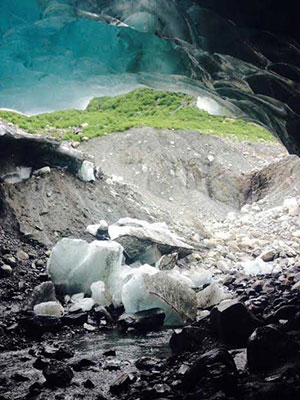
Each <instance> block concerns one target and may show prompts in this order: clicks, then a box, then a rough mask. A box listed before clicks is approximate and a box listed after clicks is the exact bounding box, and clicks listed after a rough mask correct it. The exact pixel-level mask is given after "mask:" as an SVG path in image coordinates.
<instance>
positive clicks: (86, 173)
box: [78, 160, 96, 182]
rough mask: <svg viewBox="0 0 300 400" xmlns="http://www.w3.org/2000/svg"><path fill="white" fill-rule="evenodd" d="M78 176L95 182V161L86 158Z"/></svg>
mask: <svg viewBox="0 0 300 400" xmlns="http://www.w3.org/2000/svg"><path fill="white" fill-rule="evenodd" d="M78 178H79V179H80V180H82V181H83V182H94V181H95V180H96V177H95V165H94V163H92V162H91V161H87V160H84V161H83V163H82V165H81V167H80V169H79V171H78Z"/></svg>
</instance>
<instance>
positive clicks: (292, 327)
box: [283, 312, 300, 332]
mask: <svg viewBox="0 0 300 400" xmlns="http://www.w3.org/2000/svg"><path fill="white" fill-rule="evenodd" d="M283 329H284V331H285V332H290V331H300V312H298V313H297V314H295V315H293V316H292V317H291V318H289V320H288V322H287V323H286V324H285V325H284V328H283Z"/></svg>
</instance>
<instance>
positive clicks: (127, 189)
mask: <svg viewBox="0 0 300 400" xmlns="http://www.w3.org/2000/svg"><path fill="white" fill-rule="evenodd" d="M143 134H148V135H149V134H150V133H149V132H148V133H147V132H146V133H145V132H143ZM132 135H133V136H132ZM139 135H142V133H141V132H137V131H133V133H132V132H129V133H128V137H127V139H126V137H124V139H123V140H124V142H120V143H119V142H118V135H117V134H116V135H115V136H114V139H112V143H111V144H110V143H109V141H108V138H104V139H97V141H96V142H94V143H93V142H91V143H93V144H92V145H91V144H90V143H88V144H85V145H84V146H85V150H88V148H87V147H88V146H90V150H92V149H95V152H96V148H97V147H96V146H98V149H100V148H102V146H103V149H104V150H103V154H101V155H99V159H98V160H97V161H98V164H101V166H102V167H103V169H104V172H105V173H106V174H107V175H108V174H109V175H112V174H114V175H118V176H120V175H121V176H122V177H123V181H122V180H121V179H120V178H114V179H112V178H109V177H105V178H104V179H102V180H100V181H97V182H96V183H91V184H88V183H84V182H80V181H78V180H77V179H76V178H75V177H73V176H72V175H71V174H69V173H68V172H66V171H65V170H61V169H52V170H51V172H50V174H47V175H46V176H33V177H32V178H30V179H29V180H26V181H23V182H20V183H17V184H15V185H8V184H5V183H2V184H1V192H0V193H1V201H0V218H1V226H0V270H1V271H0V272H1V279H0V298H1V322H0V323H1V325H0V332H1V343H0V346H1V347H0V349H1V361H0V364H1V378H0V398H1V399H24V398H27V399H45V398H46V397H47V398H55V399H80V398H85V399H112V398H122V399H130V400H131V399H145V400H148V399H161V400H162V399H195V400H196V399H197V400H198V399H199V400H202V399H203V400H223V399H224V400H225V399H228V400H229V399H230V400H234V399H236V400H237V399H239V400H244V399H245V400H246V399H247V400H248V399H249V400H250V399H251V400H252V399H254V400H260V399H264V400H265V399H270V400H271V399H272V400H275V399H278V400H279V399H280V400H282V399H291V400H296V399H298V398H299V396H300V380H299V377H300V364H299V352H300V250H299V242H300V226H299V222H300V202H299V198H298V197H297V196H298V195H299V193H300V188H299V184H297V182H299V179H298V175H299V172H300V162H299V161H298V159H297V158H295V157H292V156H287V155H286V153H285V151H284V150H283V149H282V147H281V146H280V145H277V144H276V145H271V147H270V148H269V147H266V145H264V144H262V145H259V144H256V145H252V144H241V143H238V142H237V143H234V144H232V143H230V142H228V140H227V139H226V140H225V139H224V140H223V139H215V138H209V139H208V142H209V145H210V146H211V147H210V150H209V152H207V151H206V150H205V151H203V153H201V151H202V150H201V149H202V148H203V146H204V144H203V143H202V142H201V140H204V139H201V140H200V142H198V139H196V137H194V136H193V138H194V139H193V140H195V141H196V142H197V143H198V144H197V146H198V147H197V156H196V150H195V148H194V149H193V150H190V151H191V152H195V155H194V156H193V157H195V162H194V163H193V162H192V157H191V159H190V160H189V161H188V162H187V164H188V165H189V166H188V167H186V166H184V167H183V163H182V159H180V157H179V155H180V154H179V151H178V150H174V152H175V153H174V154H172V152H171V151H170V149H175V148H176V149H178V148H184V146H186V141H187V138H186V136H185V135H187V133H183V134H182V135H183V137H184V139H183V138H182V136H180V135H179V134H178V135H179V138H178V141H180V146H177V144H179V143H175V142H174V143H175V144H174V145H173V144H171V143H170V140H171V139H170V137H169V135H174V133H171V132H167V133H166V135H163V134H162V133H159V132H157V133H156V136H154V137H155V139H154V140H155V141H156V140H160V144H161V146H162V147H161V148H162V149H164V150H163V151H161V150H156V151H161V155H160V157H157V154H156V153H155V152H154V148H153V149H152V151H150V149H149V148H148V149H147V151H145V148H144V146H145V145H147V146H148V144H147V143H144V142H142V143H139V141H138V140H137V136H139ZM112 137H113V136H112ZM147 137H149V136H147ZM172 138H173V136H172ZM126 140H130V141H132V147H130V146H127V145H128V144H126V143H125V141H126ZM145 140H148V139H145ZM173 140H174V138H173ZM175 140H177V139H175ZM182 140H184V143H185V144H184V143H183V142H181V141H182ZM168 143H170V144H171V147H170V146H169V147H166V146H167V144H168ZM192 143H193V145H192V144H190V146H191V148H192V146H196V144H195V142H193V141H192ZM221 144H222V146H224V147H222V149H224V148H225V146H227V147H226V148H227V149H228V152H229V155H228V158H226V151H224V152H222V153H221V152H220V151H219V150H220V146H221ZM109 146H111V150H109ZM117 146H120V149H119V150H117ZM123 146H126V147H128V153H127V155H126V154H124V148H123ZM153 146H154V144H153ZM173 146H174V148H173ZM272 146H273V147H272ZM155 149H157V147H155ZM230 149H234V151H233V150H232V153H231V150H230ZM137 150H138V151H137ZM172 151H173V150H172ZM187 151H189V150H187ZM110 152H114V154H115V155H116V157H115V159H116V160H118V162H116V161H115V162H113V161H112V160H113V159H112V158H111V157H109V158H105V160H103V158H104V157H107V156H104V153H105V154H106V155H107V154H110ZM223 153H224V155H223ZM266 153H267V154H266ZM97 154H98V152H97ZM142 154H145V156H144V157H145V159H146V160H145V159H143V158H141V157H142ZM207 154H209V155H211V157H210V158H209V159H208V158H207ZM220 154H222V157H221V156H220ZM237 154H239V155H240V157H239V158H238V157H237ZM133 156H134V157H137V159H135V161H134V160H133V159H132V157H133ZM124 157H125V158H124ZM182 157H183V155H182ZM233 157H235V158H234V159H233ZM158 159H160V162H158V161H157V160H158ZM99 160H102V162H101V163H100V162H99ZM124 160H125V161H124ZM151 160H152V164H151ZM153 160H156V161H155V163H153ZM163 160H164V161H165V164H164V163H163V162H162V161H163ZM176 160H177V161H176ZM178 160H179V161H178ZM259 161H261V164H260V165H259ZM176 162H177V164H176ZM172 163H173V164H174V168H173V169H174V171H175V172H174V173H175V176H177V178H178V176H179V175H180V176H183V172H184V174H185V176H186V177H188V178H187V181H185V182H186V185H185V184H183V181H182V180H180V181H177V180H176V178H174V181H173V180H172V179H173V178H171V177H172V176H173V174H172V173H171V172H170V171H171V168H170V166H171V164H172ZM221 163H222V167H220V165H221ZM150 164H151V165H152V166H151V168H153V170H155V173H154V172H153V170H150V169H149V168H150V167H149V165H150ZM214 164H215V166H213V165H214ZM229 164H231V167H230V166H229ZM143 166H146V167H144V168H143ZM193 168H196V169H197V171H198V172H197V174H198V175H197V176H202V179H200V178H198V180H197V184H195V182H196V181H195V175H193V182H194V186H192V188H191V181H190V180H189V179H190V175H189V173H190V171H191V169H192V170H194V169H193ZM213 168H215V171H217V172H216V173H217V175H216V178H215V179H216V181H218V180H219V181H221V182H226V185H225V186H223V187H227V188H228V190H227V192H226V190H224V191H223V192H222V189H221V188H219V189H218V191H217V193H219V195H218V196H219V197H218V199H216V197H215V195H214V196H212V195H210V196H206V200H205V202H206V203H205V204H206V206H208V205H210V204H215V208H213V206H212V209H211V213H210V215H209V216H208V217H207V218H205V217H204V215H203V214H202V215H201V218H200V221H199V227H198V225H195V222H194V220H193V222H192V223H190V221H188V223H187V226H185V227H184V218H183V217H184V215H183V216H182V218H179V221H177V220H176V221H175V222H174V224H173V225H172V226H173V227H174V228H176V227H177V228H178V227H179V228H181V229H180V231H181V232H185V233H186V234H187V236H188V237H187V238H188V239H189V240H191V241H192V243H194V245H195V247H196V250H195V251H194V252H193V254H191V255H189V256H187V257H185V258H183V259H180V260H178V261H177V262H176V265H175V270H174V271H179V272H180V273H183V272H184V271H189V270H194V269H195V268H198V269H201V271H202V272H203V274H204V276H206V281H205V282H204V281H203V282H202V285H201V286H198V287H197V288H196V291H197V296H198V306H199V309H198V317H197V320H196V321H194V322H192V323H191V325H189V326H185V327H184V328H180V329H176V330H158V331H156V332H149V333H145V332H143V333H140V332H139V331H136V330H131V329H129V330H128V331H127V332H126V333H124V332H122V325H121V324H120V323H119V322H118V318H119V316H120V314H121V313H122V311H123V310H122V309H113V308H111V307H110V308H108V309H107V310H103V309H102V308H99V307H94V308H93V309H92V310H91V311H89V312H77V313H73V314H67V315H66V316H64V317H63V318H50V319H49V318H37V317H34V316H33V315H32V311H31V305H30V303H31V301H32V296H33V290H34V288H35V287H36V286H37V285H39V284H41V283H43V282H45V281H47V280H48V276H47V274H46V263H47V259H48V257H49V254H50V253H49V250H50V249H51V247H52V245H53V243H55V241H56V240H58V239H59V238H60V237H62V236H65V235H67V236H68V235H69V236H70V235H71V236H76V237H86V236H85V234H84V233H83V232H84V229H85V227H86V225H88V224H89V223H92V222H95V219H100V218H105V219H108V220H109V222H114V219H117V218H119V217H121V216H125V215H128V216H132V217H138V218H141V219H148V220H152V221H153V220H159V219H160V218H162V217H163V216H166V219H167V222H169V221H170V220H169V218H170V216H171V215H179V214H177V212H178V210H179V209H180V207H181V206H182V204H181V203H180V202H179V200H178V199H179V198H180V199H184V200H182V201H184V202H186V204H187V206H188V204H189V203H188V197H189V196H190V195H191V194H192V192H193V196H195V197H193V204H196V199H197V196H196V195H197V193H198V195H199V196H202V197H201V199H203V198H204V194H205V193H206V194H207V193H208V192H207V180H209V179H211V177H212V169H213ZM243 168H244V169H243ZM158 169H159V170H158ZM149 170H150V172H149ZM225 170H226V171H227V172H226V173H228V176H230V177H232V175H231V174H232V173H233V174H234V175H235V176H237V175H239V178H238V179H237V178H236V177H235V179H234V182H236V181H239V182H243V184H242V186H241V185H240V184H239V185H238V186H233V183H232V182H233V180H232V179H230V180H225V181H224V180H222V179H221V178H220V177H221V175H220V171H225ZM143 171H144V172H143ZM167 171H168V172H167ZM176 171H177V172H176ZM199 171H200V172H199ZM238 171H241V172H238ZM136 172H139V173H136ZM158 173H160V174H161V176H163V179H165V181H164V182H165V184H164V185H165V187H166V192H167V194H166V195H165V194H161V188H160V186H159V185H160V184H159V185H156V186H155V185H154V181H155V180H157V174H158ZM167 173H169V175H168V179H167V178H166V174H167ZM141 176H142V178H141ZM135 177H138V180H134V179H135ZM242 177H244V178H245V180H244V178H242ZM179 182H180V183H179ZM245 182H247V184H246V183H245ZM249 182H250V186H249ZM133 184H134V185H135V186H133ZM195 186H196V187H197V190H196V189H195ZM172 187H173V189H172ZM179 187H180V188H181V189H182V190H181V191H182V193H180V190H178V188H179ZM203 187H205V188H206V189H205V190H203ZM232 187H234V190H235V191H236V192H235V193H240V192H239V190H240V188H241V187H244V188H247V190H246V189H245V193H248V194H247V195H246V194H245V197H243V200H241V198H240V200H239V201H240V203H239V202H237V201H236V197H234V199H235V200H234V201H233V203H230V206H228V204H229V203H228V198H231V199H232V196H231V194H230V188H232ZM249 187H250V188H251V190H249ZM139 188H140V189H139ZM175 188H176V190H175ZM190 188H191V189H190ZM152 189H153V190H152ZM150 192H151V196H150V194H149V202H147V201H146V199H147V195H148V193H150ZM224 192H226V193H227V195H226V196H225V197H224V199H225V200H226V201H225V202H224V203H222V201H221V199H220V194H222V193H224ZM199 193H200V194H199ZM209 193H211V192H209ZM48 194H50V195H48ZM181 196H182V197H181ZM238 196H240V194H239V195H238ZM130 197H131V198H132V200H129V198H130ZM170 197H172V199H173V200H170ZM287 199H289V200H287ZM125 200H126V201H125ZM247 201H248V202H249V204H246V202H247ZM239 205H240V206H242V208H241V209H239ZM202 206H203V204H202V205H201V207H202ZM173 207H174V208H173ZM222 208H224V210H222ZM109 210H111V211H109ZM165 210H168V212H166V213H165ZM212 210H217V211H216V213H215V214H214V212H213V211H212ZM46 211H47V212H46ZM190 212H191V215H196V214H197V213H200V211H199V208H197V207H194V206H193V207H191V209H190ZM94 213H95V214H94ZM94 215H96V217H95V216H94ZM110 215H112V217H111V219H109V216H110ZM93 216H94V218H95V219H94V220H93ZM184 273H185V272H184ZM186 276H187V277H188V276H191V275H189V274H188V273H187V274H186ZM224 299H227V300H225V301H224ZM60 300H61V301H62V302H63V301H64V300H63V298H60Z"/></svg>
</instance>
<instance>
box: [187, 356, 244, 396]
mask: <svg viewBox="0 0 300 400" xmlns="http://www.w3.org/2000/svg"><path fill="white" fill-rule="evenodd" d="M203 378H210V379H211V380H212V381H213V382H212V384H213V386H214V388H215V389H216V390H223V391H224V392H225V393H232V392H233V391H234V388H235V386H236V380H237V369H236V365H235V363H234V360H233V358H232V356H231V355H230V354H229V353H228V351H226V350H224V349H214V350H211V351H209V352H207V353H205V354H203V355H201V356H200V357H198V359H197V360H196V361H195V362H194V363H193V364H192V365H191V366H190V367H189V368H188V369H187V371H186V372H185V373H184V375H183V379H182V384H183V387H184V388H185V389H188V390H190V389H191V388H193V387H195V386H201V379H203Z"/></svg>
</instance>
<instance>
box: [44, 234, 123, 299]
mask: <svg viewBox="0 0 300 400" xmlns="http://www.w3.org/2000/svg"><path fill="white" fill-rule="evenodd" d="M122 258H123V248H122V246H121V245H120V244H118V243H116V242H109V241H106V242H102V241H97V240H95V241H94V242H92V243H87V242H85V241H84V240H80V239H67V238H64V239H62V240H60V241H59V242H58V243H57V244H56V245H55V247H54V248H53V250H52V252H51V255H50V258H49V261H48V273H49V275H50V277H51V279H52V281H53V283H54V284H55V286H56V287H57V288H59V289H60V290H61V291H63V292H64V293H69V294H75V293H79V292H83V293H85V294H90V292H91V290H90V286H91V284H92V283H94V282H97V281H100V280H101V281H103V282H105V283H106V284H108V285H109V277H110V275H112V272H113V271H115V270H118V269H119V268H120V267H121V262H122Z"/></svg>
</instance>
